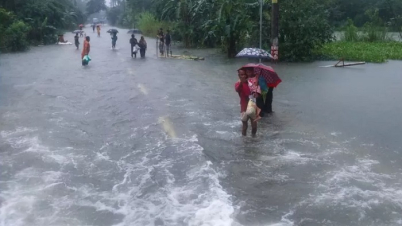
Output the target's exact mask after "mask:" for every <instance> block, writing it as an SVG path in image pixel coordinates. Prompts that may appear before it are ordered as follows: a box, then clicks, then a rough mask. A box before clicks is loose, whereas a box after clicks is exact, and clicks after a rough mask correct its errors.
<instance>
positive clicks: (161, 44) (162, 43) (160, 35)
mask: <svg viewBox="0 0 402 226" xmlns="http://www.w3.org/2000/svg"><path fill="white" fill-rule="evenodd" d="M157 36H158V38H159V52H160V54H161V56H163V54H164V52H165V51H164V47H165V35H164V34H163V29H162V28H160V29H159V31H158V35H157Z"/></svg>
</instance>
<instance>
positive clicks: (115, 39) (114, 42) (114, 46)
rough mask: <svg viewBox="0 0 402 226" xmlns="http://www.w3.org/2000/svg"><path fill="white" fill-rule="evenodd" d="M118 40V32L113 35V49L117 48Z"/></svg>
mask: <svg viewBox="0 0 402 226" xmlns="http://www.w3.org/2000/svg"><path fill="white" fill-rule="evenodd" d="M116 42H117V34H116V33H113V35H112V49H115V48H116Z"/></svg>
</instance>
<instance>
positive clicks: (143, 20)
mask: <svg viewBox="0 0 402 226" xmlns="http://www.w3.org/2000/svg"><path fill="white" fill-rule="evenodd" d="M137 21H138V28H139V29H140V30H141V31H142V34H143V35H146V36H150V37H155V36H156V33H157V31H158V30H159V28H164V31H166V30H167V29H171V28H172V27H174V24H172V23H168V22H164V21H159V20H157V19H156V17H155V16H154V15H153V14H152V13H149V12H144V13H141V14H140V15H139V16H138V20H137Z"/></svg>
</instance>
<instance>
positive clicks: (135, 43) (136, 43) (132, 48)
mask: <svg viewBox="0 0 402 226" xmlns="http://www.w3.org/2000/svg"><path fill="white" fill-rule="evenodd" d="M130 44H131V57H133V55H134V57H135V58H137V49H134V48H135V46H136V45H138V41H137V39H136V38H135V36H134V35H131V39H130Z"/></svg>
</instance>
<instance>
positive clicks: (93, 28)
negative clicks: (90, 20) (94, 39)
mask: <svg viewBox="0 0 402 226" xmlns="http://www.w3.org/2000/svg"><path fill="white" fill-rule="evenodd" d="M95 27H96V25H95V24H92V31H93V33H95Z"/></svg>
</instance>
